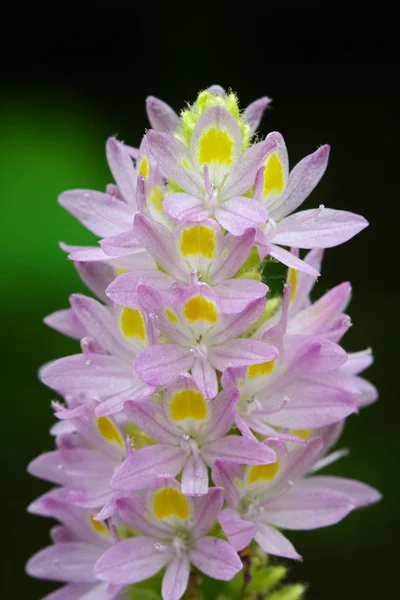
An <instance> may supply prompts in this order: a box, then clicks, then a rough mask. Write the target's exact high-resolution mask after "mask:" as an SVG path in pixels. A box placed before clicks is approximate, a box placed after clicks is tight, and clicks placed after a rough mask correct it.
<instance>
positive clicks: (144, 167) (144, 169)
mask: <svg viewBox="0 0 400 600" xmlns="http://www.w3.org/2000/svg"><path fill="white" fill-rule="evenodd" d="M149 172H150V167H149V161H148V160H147V158H146V157H145V156H144V157H143V158H142V160H141V161H140V165H139V169H138V173H139V175H143V177H148V176H149Z"/></svg>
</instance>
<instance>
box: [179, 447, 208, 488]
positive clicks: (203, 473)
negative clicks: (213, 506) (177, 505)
mask: <svg viewBox="0 0 400 600" xmlns="http://www.w3.org/2000/svg"><path fill="white" fill-rule="evenodd" d="M207 492H208V471H207V467H206V465H205V463H204V461H203V459H202V458H201V457H200V456H194V455H192V456H190V457H189V458H188V460H187V462H186V464H185V466H184V468H183V473H182V493H183V494H185V495H186V496H203V495H204V494H207Z"/></svg>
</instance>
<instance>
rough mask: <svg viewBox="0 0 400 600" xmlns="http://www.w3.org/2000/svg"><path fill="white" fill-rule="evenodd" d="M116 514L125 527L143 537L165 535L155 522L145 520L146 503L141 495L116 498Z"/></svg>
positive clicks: (163, 530)
mask: <svg viewBox="0 0 400 600" xmlns="http://www.w3.org/2000/svg"><path fill="white" fill-rule="evenodd" d="M116 505H117V510H118V514H119V515H120V517H121V519H122V520H123V522H124V523H126V525H128V526H129V527H132V529H135V530H137V531H139V532H140V533H142V534H143V535H146V536H150V537H153V538H157V537H160V536H162V535H163V534H165V529H163V528H162V527H159V526H158V523H157V522H154V521H153V522H151V521H149V520H148V519H146V513H147V508H146V502H145V499H144V496H143V495H142V494H130V495H129V497H127V498H125V497H123V498H117V501H116Z"/></svg>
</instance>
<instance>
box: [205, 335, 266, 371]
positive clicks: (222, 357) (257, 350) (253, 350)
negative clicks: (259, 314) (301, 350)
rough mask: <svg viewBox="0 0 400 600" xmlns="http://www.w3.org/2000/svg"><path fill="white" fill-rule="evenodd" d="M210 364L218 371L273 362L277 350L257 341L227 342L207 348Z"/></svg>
mask: <svg viewBox="0 0 400 600" xmlns="http://www.w3.org/2000/svg"><path fill="white" fill-rule="evenodd" d="M208 356H209V360H210V363H211V364H212V365H213V366H214V367H215V368H216V369H217V370H218V371H223V370H224V369H226V368H227V367H243V366H246V365H254V364H258V363H262V362H268V361H270V360H275V359H276V357H277V356H278V350H277V349H276V348H275V347H274V346H270V345H269V344H264V343H263V342H260V341H258V340H251V339H237V340H229V341H227V342H225V343H224V344H222V345H221V346H217V347H215V348H209V351H208Z"/></svg>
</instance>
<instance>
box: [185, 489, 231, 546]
mask: <svg viewBox="0 0 400 600" xmlns="http://www.w3.org/2000/svg"><path fill="white" fill-rule="evenodd" d="M223 503H224V496H223V493H222V490H221V489H220V488H210V489H209V490H208V494H207V495H205V496H199V497H197V498H194V499H193V504H194V518H193V522H192V525H191V532H192V535H193V538H199V537H203V536H204V535H206V534H207V533H208V532H209V531H210V529H211V527H212V526H213V525H214V523H215V521H216V520H217V517H218V515H219V513H220V511H221V508H222V505H223Z"/></svg>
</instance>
